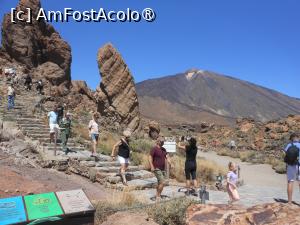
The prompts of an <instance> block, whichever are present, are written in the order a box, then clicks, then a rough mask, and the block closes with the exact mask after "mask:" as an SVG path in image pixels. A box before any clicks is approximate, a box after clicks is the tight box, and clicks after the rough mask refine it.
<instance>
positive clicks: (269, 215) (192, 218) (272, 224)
mask: <svg viewBox="0 0 300 225" xmlns="http://www.w3.org/2000/svg"><path fill="white" fill-rule="evenodd" d="M299 221H300V214H299V206H295V205H294V206H291V205H287V204H282V203H273V204H264V205H258V206H254V207H251V208H248V209H243V208H242V207H241V206H237V205H236V206H234V205H232V206H229V205H193V206H191V207H189V208H188V211H187V224H188V225H196V224H197V225H201V224H203V225H214V224H215V225H225V224H226V225H252V224H269V225H278V224H299Z"/></svg>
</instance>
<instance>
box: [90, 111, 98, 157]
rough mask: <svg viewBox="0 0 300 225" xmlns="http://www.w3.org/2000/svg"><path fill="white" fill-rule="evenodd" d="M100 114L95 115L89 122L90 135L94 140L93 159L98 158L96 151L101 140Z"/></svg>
mask: <svg viewBox="0 0 300 225" xmlns="http://www.w3.org/2000/svg"><path fill="white" fill-rule="evenodd" d="M98 119H99V114H98V113H94V114H93V119H92V120H91V121H90V122H89V127H88V128H89V134H90V137H91V140H92V155H91V157H96V152H97V151H96V150H97V145H98V139H99V125H98Z"/></svg>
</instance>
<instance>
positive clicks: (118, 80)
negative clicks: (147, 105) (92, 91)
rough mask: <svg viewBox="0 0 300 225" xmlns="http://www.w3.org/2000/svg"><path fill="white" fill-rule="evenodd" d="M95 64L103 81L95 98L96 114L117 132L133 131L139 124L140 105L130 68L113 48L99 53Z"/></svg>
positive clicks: (107, 47)
mask: <svg viewBox="0 0 300 225" xmlns="http://www.w3.org/2000/svg"><path fill="white" fill-rule="evenodd" d="M97 61H98V67H99V70H100V74H101V78H102V80H101V83H100V86H99V87H98V88H97V91H96V95H95V96H96V100H97V104H98V112H99V113H100V114H101V116H102V118H103V117H105V123H107V124H109V125H111V126H112V127H115V128H116V129H124V128H130V129H132V130H133V131H134V130H136V129H137V128H138V127H139V124H140V113H139V103H138V98H137V95H136V91H135V83H134V79H133V77H132V75H131V73H130V71H129V68H128V67H127V65H126V64H125V62H124V60H123V59H122V56H121V55H120V53H118V51H117V50H116V49H115V48H114V47H113V46H112V44H106V45H105V46H104V47H102V48H100V49H99V51H98V58H97Z"/></svg>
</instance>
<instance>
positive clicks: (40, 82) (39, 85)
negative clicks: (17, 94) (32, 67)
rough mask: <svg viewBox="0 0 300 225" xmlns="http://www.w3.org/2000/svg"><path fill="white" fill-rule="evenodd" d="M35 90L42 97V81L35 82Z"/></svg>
mask: <svg viewBox="0 0 300 225" xmlns="http://www.w3.org/2000/svg"><path fill="white" fill-rule="evenodd" d="M36 90H37V92H38V94H39V95H42V94H43V90H44V84H43V81H42V80H39V81H38V82H37V85H36Z"/></svg>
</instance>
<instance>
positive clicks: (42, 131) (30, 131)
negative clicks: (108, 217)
mask: <svg viewBox="0 0 300 225" xmlns="http://www.w3.org/2000/svg"><path fill="white" fill-rule="evenodd" d="M23 132H24V133H27V134H48V136H49V129H36V130H27V129H23Z"/></svg>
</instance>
